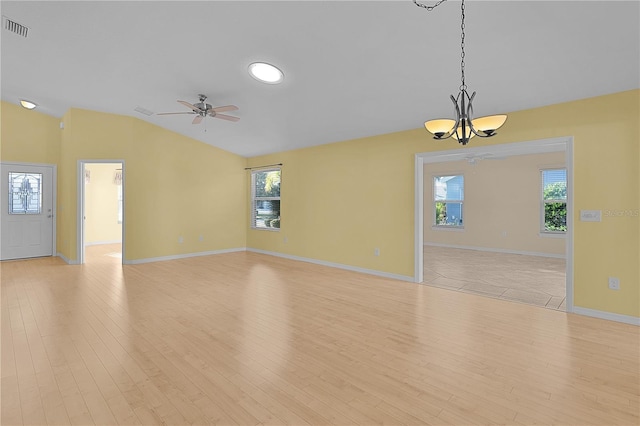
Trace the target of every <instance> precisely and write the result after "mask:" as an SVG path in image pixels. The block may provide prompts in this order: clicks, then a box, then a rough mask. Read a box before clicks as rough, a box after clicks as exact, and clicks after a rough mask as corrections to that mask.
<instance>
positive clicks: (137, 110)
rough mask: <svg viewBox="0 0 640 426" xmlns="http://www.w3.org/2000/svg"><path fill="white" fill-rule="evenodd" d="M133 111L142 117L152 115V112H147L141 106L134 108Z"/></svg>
mask: <svg viewBox="0 0 640 426" xmlns="http://www.w3.org/2000/svg"><path fill="white" fill-rule="evenodd" d="M134 111H136V112H139V113H140V114H144V115H153V111H149V110H148V109H146V108H142V107H141V106H138V107H136V108H135V109H134Z"/></svg>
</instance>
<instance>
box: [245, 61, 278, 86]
mask: <svg viewBox="0 0 640 426" xmlns="http://www.w3.org/2000/svg"><path fill="white" fill-rule="evenodd" d="M249 74H251V77H253V78H255V79H256V80H259V81H261V82H263V83H268V84H278V83H282V80H283V79H284V74H283V73H282V71H280V70H279V69H278V68H276V67H274V66H273V65H271V64H267V63H265V62H254V63H252V64H251V65H249Z"/></svg>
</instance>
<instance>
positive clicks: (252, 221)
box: [249, 167, 282, 232]
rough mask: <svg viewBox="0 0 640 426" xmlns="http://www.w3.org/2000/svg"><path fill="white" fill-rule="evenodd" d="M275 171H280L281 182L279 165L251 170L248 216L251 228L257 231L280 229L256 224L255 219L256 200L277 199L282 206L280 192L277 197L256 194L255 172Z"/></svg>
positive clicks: (276, 230) (277, 230) (275, 230)
mask: <svg viewBox="0 0 640 426" xmlns="http://www.w3.org/2000/svg"><path fill="white" fill-rule="evenodd" d="M275 171H277V172H280V182H282V168H281V167H272V168H266V169H257V170H251V218H250V224H249V226H250V227H251V229H255V230H257V231H272V232H279V231H280V227H278V228H274V227H268V226H265V227H259V226H256V220H257V214H256V213H257V209H256V202H257V201H279V202H280V206H281V208H282V200H281V197H282V192H281V193H280V195H279V196H277V197H257V196H256V174H258V173H268V172H275ZM280 190H281V191H282V188H280ZM281 216H282V212H281V213H280V216H279V218H280V217H281ZM281 223H282V222H281Z"/></svg>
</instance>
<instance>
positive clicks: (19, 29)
mask: <svg viewBox="0 0 640 426" xmlns="http://www.w3.org/2000/svg"><path fill="white" fill-rule="evenodd" d="M2 21H3V24H4V25H3V26H4V29H5V30H8V31H11V32H12V33H14V34H18V35H19V36H21V37H24V38H26V37H27V36H28V35H29V27H26V26H24V25H22V24H18V23H17V22H16V21H13V20H11V19H9V18H7V17H6V16H3V17H2Z"/></svg>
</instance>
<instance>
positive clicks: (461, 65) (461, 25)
mask: <svg viewBox="0 0 640 426" xmlns="http://www.w3.org/2000/svg"><path fill="white" fill-rule="evenodd" d="M461 9H462V23H461V24H460V29H461V30H462V35H461V40H460V49H461V53H460V72H461V74H462V77H461V78H460V79H461V81H462V84H461V85H460V90H466V89H467V83H465V80H464V55H465V53H464V37H465V33H464V0H462V6H461Z"/></svg>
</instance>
